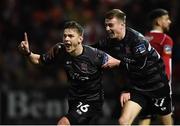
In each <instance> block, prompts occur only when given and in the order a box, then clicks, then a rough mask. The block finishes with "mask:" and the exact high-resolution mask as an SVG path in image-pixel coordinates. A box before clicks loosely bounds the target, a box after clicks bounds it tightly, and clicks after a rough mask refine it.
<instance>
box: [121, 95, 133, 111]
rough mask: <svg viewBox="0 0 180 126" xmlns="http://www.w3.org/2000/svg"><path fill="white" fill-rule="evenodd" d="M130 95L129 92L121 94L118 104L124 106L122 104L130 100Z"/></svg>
mask: <svg viewBox="0 0 180 126" xmlns="http://www.w3.org/2000/svg"><path fill="white" fill-rule="evenodd" d="M130 98H131V97H130V93H129V92H123V93H121V95H120V102H121V107H123V106H124V104H125V103H126V102H127V101H128V100H129V99H130Z"/></svg>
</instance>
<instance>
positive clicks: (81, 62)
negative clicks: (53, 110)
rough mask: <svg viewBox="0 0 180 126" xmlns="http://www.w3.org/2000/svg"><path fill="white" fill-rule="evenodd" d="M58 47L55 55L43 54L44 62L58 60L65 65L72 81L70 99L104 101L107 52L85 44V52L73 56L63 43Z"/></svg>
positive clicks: (42, 59) (69, 79)
mask: <svg viewBox="0 0 180 126" xmlns="http://www.w3.org/2000/svg"><path fill="white" fill-rule="evenodd" d="M56 46H57V47H55V48H57V49H58V51H57V49H55V51H57V52H56V53H55V55H54V57H51V58H50V55H49V53H46V54H43V55H41V61H42V63H43V64H49V63H54V62H57V63H59V64H60V65H61V64H62V65H63V68H64V69H65V71H66V73H67V77H68V81H69V82H70V89H69V94H68V96H69V97H68V99H69V100H85V101H97V100H99V101H102V100H103V99H104V91H103V88H102V83H101V80H102V69H101V66H102V65H103V64H104V63H105V62H106V61H107V57H108V56H107V54H106V53H105V52H103V51H100V50H98V49H96V48H92V47H90V46H85V45H83V53H82V54H81V55H79V56H75V57H74V56H71V55H70V54H69V53H67V52H66V51H65V48H64V46H63V44H61V43H59V44H57V45H56Z"/></svg>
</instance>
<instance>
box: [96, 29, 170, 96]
mask: <svg viewBox="0 0 180 126" xmlns="http://www.w3.org/2000/svg"><path fill="white" fill-rule="evenodd" d="M94 47H96V48H98V49H101V50H103V51H105V52H107V53H108V54H110V55H111V56H113V57H115V58H117V59H120V60H121V61H122V65H123V66H124V67H125V69H126V71H127V76H128V78H129V81H130V82H129V85H130V87H129V88H131V89H134V90H138V91H142V92H143V93H146V94H148V95H150V96H151V95H154V94H153V92H154V91H158V89H160V88H162V87H164V86H165V85H168V83H167V76H166V74H165V68H164V64H163V61H162V59H161V58H160V55H159V54H158V53H157V51H156V50H155V49H154V48H153V47H151V45H150V44H149V42H148V41H147V39H145V37H144V36H143V35H142V34H140V33H139V32H137V31H135V30H133V29H131V28H127V29H126V35H125V37H124V39H122V40H121V41H119V40H117V39H110V38H108V37H107V38H105V39H104V40H101V41H99V42H98V43H97V44H96V45H94ZM167 92H168V91H167Z"/></svg>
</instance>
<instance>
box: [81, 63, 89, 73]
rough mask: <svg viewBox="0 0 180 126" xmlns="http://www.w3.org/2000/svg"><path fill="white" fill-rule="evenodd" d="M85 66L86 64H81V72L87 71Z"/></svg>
mask: <svg viewBox="0 0 180 126" xmlns="http://www.w3.org/2000/svg"><path fill="white" fill-rule="evenodd" d="M87 66H88V65H87V64H86V63H81V70H83V71H85V72H86V71H87V70H88V69H87Z"/></svg>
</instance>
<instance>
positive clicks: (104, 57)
mask: <svg viewBox="0 0 180 126" xmlns="http://www.w3.org/2000/svg"><path fill="white" fill-rule="evenodd" d="M96 54H97V58H98V65H99V66H102V65H103V64H105V63H107V62H108V54H107V53H105V52H104V51H101V50H99V49H96Z"/></svg>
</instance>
